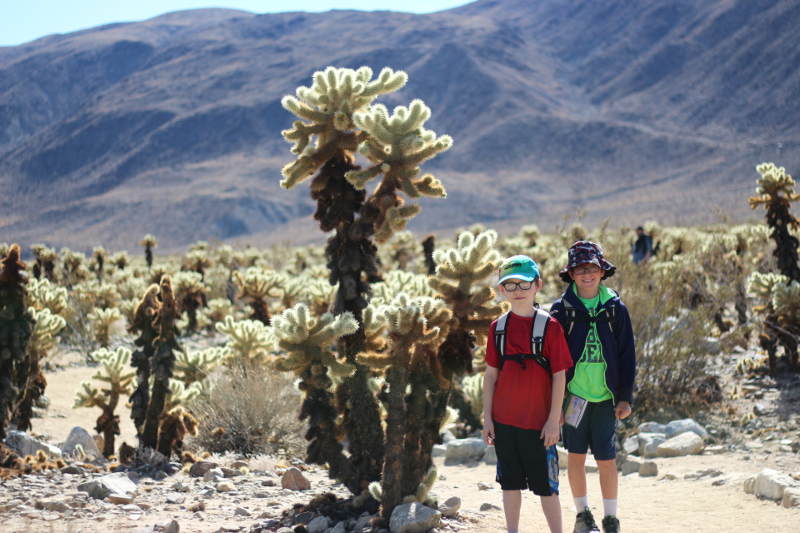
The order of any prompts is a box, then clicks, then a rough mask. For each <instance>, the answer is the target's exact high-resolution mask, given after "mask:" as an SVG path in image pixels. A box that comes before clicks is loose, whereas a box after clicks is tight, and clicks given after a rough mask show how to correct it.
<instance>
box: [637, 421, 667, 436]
mask: <svg viewBox="0 0 800 533" xmlns="http://www.w3.org/2000/svg"><path fill="white" fill-rule="evenodd" d="M666 432H667V425H666V424H659V423H657V422H645V423H643V424H639V433H666Z"/></svg>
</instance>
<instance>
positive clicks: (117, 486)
mask: <svg viewBox="0 0 800 533" xmlns="http://www.w3.org/2000/svg"><path fill="white" fill-rule="evenodd" d="M78 490H79V491H81V492H85V493H87V494H88V495H89V496H91V497H92V498H95V499H98V500H102V499H104V498H107V497H108V496H111V495H113V496H115V497H116V498H121V499H130V500H131V501H132V500H133V497H134V496H135V495H136V484H135V483H134V482H133V481H131V480H130V478H129V477H128V476H127V474H125V473H124V472H118V473H116V474H108V475H105V476H102V477H99V478H96V479H93V480H91V481H87V482H85V483H81V484H80V485H78ZM125 503H131V502H130V501H126V502H125Z"/></svg>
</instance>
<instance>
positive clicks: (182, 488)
mask: <svg viewBox="0 0 800 533" xmlns="http://www.w3.org/2000/svg"><path fill="white" fill-rule="evenodd" d="M171 488H172V490H174V491H175V492H189V491H190V490H192V488H191V487H190V486H189V485H187V484H185V483H183V482H181V481H176V482H175V483H173V484H172V487H171Z"/></svg>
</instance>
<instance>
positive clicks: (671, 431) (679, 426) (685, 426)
mask: <svg viewBox="0 0 800 533" xmlns="http://www.w3.org/2000/svg"><path fill="white" fill-rule="evenodd" d="M687 431H691V432H692V433H694V434H696V435H697V436H699V437H701V438H703V439H707V438H708V432H707V431H706V430H705V428H704V427H703V426H701V425H700V424H698V423H697V422H695V421H694V420H693V419H691V418H684V419H683V420H673V421H672V422H670V423H669V424H667V429H666V431H665V432H664V433H665V434H666V436H667V438H668V439H671V438H672V437H675V436H677V435H680V434H681V433H686V432H687Z"/></svg>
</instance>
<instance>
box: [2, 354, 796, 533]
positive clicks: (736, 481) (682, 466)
mask: <svg viewBox="0 0 800 533" xmlns="http://www.w3.org/2000/svg"><path fill="white" fill-rule="evenodd" d="M93 372H94V369H91V368H86V367H75V366H71V367H67V368H66V369H63V370H59V371H56V372H49V373H48V374H47V379H48V383H49V385H48V387H47V392H46V394H47V396H48V398H49V399H50V407H49V409H48V411H47V414H46V416H45V417H44V418H36V419H34V420H33V424H34V433H38V434H45V435H48V436H49V437H50V439H51V441H52V442H59V441H63V440H64V438H65V437H66V436H67V434H68V433H69V430H70V429H71V428H72V427H74V426H76V425H81V426H83V427H85V428H87V429H89V430H90V431H92V428H93V426H94V421H95V419H96V418H97V415H98V414H99V411H98V410H96V409H85V408H83V409H73V408H72V403H73V401H74V394H75V390H76V389H77V387H78V385H79V383H80V382H81V381H82V380H84V379H88V378H90V377H91V375H92V373H93ZM121 407H122V406H121ZM119 412H120V413H123V416H121V419H122V435H121V440H127V441H128V442H129V443H131V444H134V443H135V437H134V430H133V426H132V424H131V421H130V418H129V417H128V416H124V412H125V411H124V407H123V408H121V409H120V410H119ZM121 440H118V441H117V444H119V442H121ZM656 462H657V464H658V467H659V473H658V476H657V477H654V478H653V477H651V478H643V477H639V476H638V474H632V475H628V476H624V477H621V478H620V503H619V506H620V508H619V516H620V519H621V523H622V528H623V531H628V532H634V531H635V532H662V531H663V532H674V531H690V532H709V533H710V532H725V533H737V532H741V533H745V532H746V533H752V532H754V531H759V532H761V531H763V532H770V533H780V532H787V533H788V532H792V533H795V532H797V531H800V509H797V508H795V509H785V508H783V507H780V506H779V505H778V504H776V503H775V502H772V501H764V500H759V499H757V498H755V497H754V496H752V495H749V494H746V493H745V492H744V491H743V489H742V481H743V480H744V479H745V478H746V477H749V476H750V475H752V474H754V473H757V472H759V471H761V470H762V469H763V468H776V469H778V470H781V471H783V472H786V473H800V469H799V468H798V464H800V460H798V456H797V454H784V455H781V454H775V453H773V454H770V455H766V454H757V453H752V454H750V455H746V454H745V453H744V452H737V453H729V452H728V453H722V454H714V455H700V456H691V457H679V458H665V459H657V460H656ZM437 466H438V468H439V473H440V480H439V481H437V483H436V485H435V486H434V488H433V491H434V492H435V493H436V494H437V495H438V497H439V500H440V501H444V500H446V499H447V498H449V497H451V496H459V497H460V498H461V499H462V502H463V503H462V507H461V509H462V513H461V515H460V518H459V519H458V520H457V521H447V522H446V524H449V526H446V527H445V528H443V529H444V530H447V529H450V530H459V531H470V532H476V533H482V532H490V531H491V532H497V531H504V530H505V528H504V523H505V522H504V518H503V512H502V510H500V509H497V510H490V511H485V512H481V511H479V509H480V506H481V505H482V504H484V503H490V504H494V505H497V506H498V507H501V506H502V502H501V491H500V490H499V487H498V486H497V485H496V483H494V467H493V466H489V465H485V464H480V465H476V466H445V465H443V464H442V462H441V460H440V459H438V460H437ZM709 469H713V470H718V471H719V472H720V473H712V474H710V475H709V474H707V475H705V476H703V475H699V474H698V473H702V472H703V471H707V470H709ZM686 476H688V478H686ZM309 477H310V478H311V480H312V490H313V489H316V488H318V489H320V491H321V490H330V489H331V487H332V483H331V482H330V481H328V480H327V479H325V472H312V473H310V476H309ZM692 477H696V478H697V477H699V479H691V478H692ZM479 482H485V483H488V484H490V485H491V486H492V488H490V489H488V490H480V489H479V488H478V483H479ZM588 482H589V498H590V505H591V507H592V508H593V510H594V511H595V517H596V518H597V519H598V522H599V519H600V518H601V517H602V502H601V496H600V491H599V482H598V478H597V474H594V473H590V474H588ZM712 483H716V484H717V485H718V486H715V485H713V484H712ZM561 489H562V496H561V507H562V509H563V517H564V530H565V531H571V528H572V525H573V520H574V510H573V506H572V497H571V494H570V491H569V487H568V483H567V479H566V471H563V470H562V472H561ZM298 496H299V497H300V498H301V499H302V498H307V499H310V497H311V496H310V495H307V494H302V495H298ZM240 500H241V497H240ZM274 500H275V499H274V498H273V499H272V500H269V501H266V500H261V501H260V502H247V501H246V499H245V501H239V502H238V503H239V504H241V505H248V504H252V505H253V511H254V514H253V515H252V517H250V518H238V519H235V520H227V521H226V520H206V521H203V522H197V521H194V522H193V520H192V515H191V513H189V512H188V511H185V510H181V509H180V506H167V507H168V508H166V509H162V510H156V509H153V510H151V511H148V512H145V513H144V514H143V515H136V516H134V517H130V516H125V515H110V516H109V519H108V520H105V521H103V522H102V523H98V522H97V521H89V520H86V519H83V520H81V521H80V522H76V523H69V522H67V521H63V520H62V521H58V522H46V521H41V520H36V521H30V520H27V519H22V518H15V519H11V520H7V519H8V517H7V516H6V517H3V520H2V521H0V531H2V532H9V533H11V532H21V531H41V532H45V531H46V532H50V531H52V532H62V531H64V532H66V531H71V532H75V533H77V532H79V531H93V532H94V531H97V530H98V529H102V530H104V531H109V532H110V531H145V530H147V529H146V528H152V525H153V524H160V523H164V522H165V521H168V520H169V519H171V518H176V519H178V520H179V522H180V524H181V531H183V532H198V533H205V532H211V531H219V529H220V528H221V527H229V528H230V529H229V530H236V529H237V528H242V529H244V530H246V529H247V528H248V527H249V526H250V525H253V524H255V523H256V522H258V520H257V519H256V518H255V517H256V516H258V514H257V513H258V512H259V506H267V505H269V506H271V510H272V512H277V510H278V508H277V507H289V506H290V505H291V504H292V503H294V501H296V500H295V499H294V498H292V499H291V501H290V499H286V501H280V500H279V501H277V502H276V501H274ZM223 503H224V502H223ZM234 503H236V502H234ZM276 505H277V507H276ZM520 531H522V532H525V533H528V532H533V531H547V528H546V525H545V521H544V518H543V516H542V513H541V510H540V507H539V502H538V497H536V496H534V495H533V494H531V493H526V494H525V496H524V499H523V510H522V520H521V527H520Z"/></svg>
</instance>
